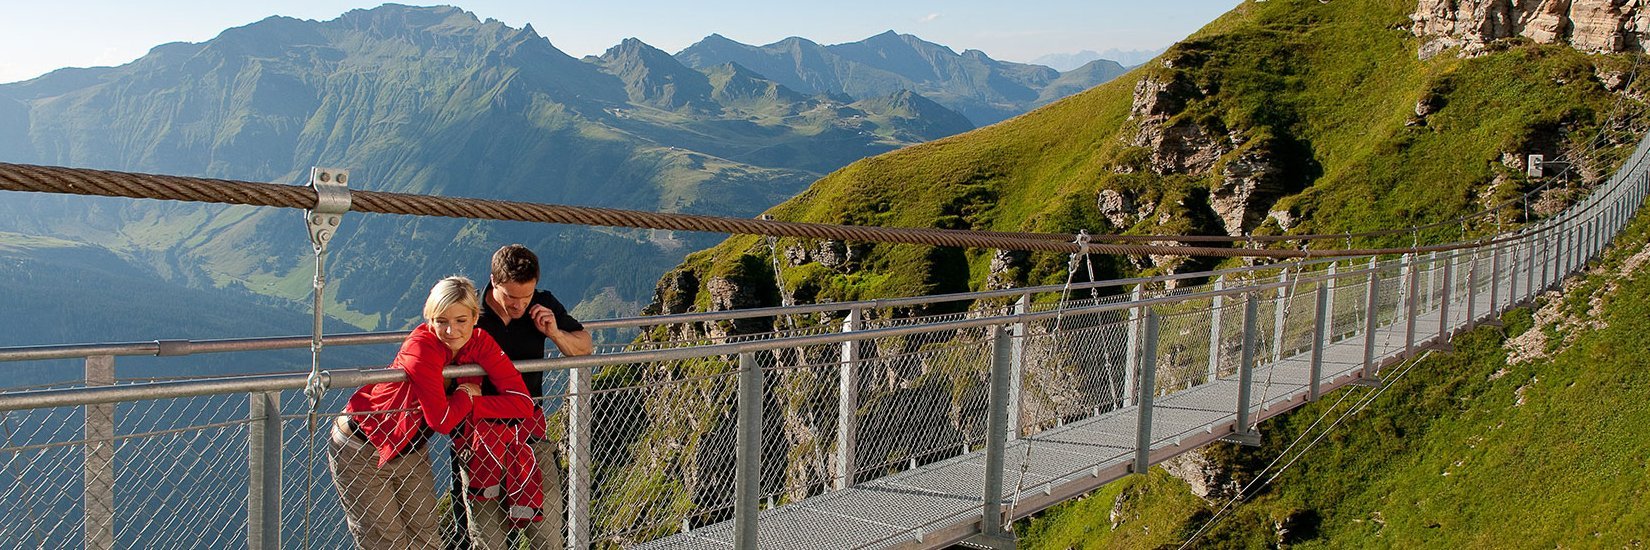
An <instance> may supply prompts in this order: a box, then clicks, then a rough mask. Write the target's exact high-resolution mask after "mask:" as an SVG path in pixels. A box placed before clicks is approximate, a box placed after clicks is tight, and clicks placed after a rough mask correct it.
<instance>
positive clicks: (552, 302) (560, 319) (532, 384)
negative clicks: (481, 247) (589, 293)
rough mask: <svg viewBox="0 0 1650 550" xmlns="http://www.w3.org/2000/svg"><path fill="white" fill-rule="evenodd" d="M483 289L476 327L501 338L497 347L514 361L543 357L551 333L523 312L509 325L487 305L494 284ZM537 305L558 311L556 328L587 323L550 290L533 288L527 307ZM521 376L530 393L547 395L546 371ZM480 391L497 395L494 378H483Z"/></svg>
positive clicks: (577, 328)
mask: <svg viewBox="0 0 1650 550" xmlns="http://www.w3.org/2000/svg"><path fill="white" fill-rule="evenodd" d="M481 292H482V294H481V295H482V303H481V316H480V317H479V318H477V319H476V328H479V329H481V330H485V331H487V334H488V335H491V336H492V337H493V340H494V341H497V342H498V347H499V348H501V349H503V350H504V356H505V357H509V358H510V360H511V361H525V360H529V359H543V358H544V343H545V340H548V339H549V337H547V336H545V335H544V333H542V332H539V327H537V326H534V325H533V318H532V316H531V315H527V314H523V315H522V316H521V318H520V319H516V320H514V321H511V322H510V324H508V325H506V324H504V318H503V317H500V316H499V314H498V313H497V312H495V311H493V306H491V305H488V304H487V301H486V298H487V297H488V296H492V294H493V285H491V284H489V285H487V290H483V291H481ZM535 305H539V306H544V307H547V308H550V311H551V312H553V313H555V314H556V327H557V328H560V329H561V330H564V331H567V332H577V331H580V330H584V325H583V324H581V323H579V321H578V319H574V318H573V316H572V315H568V314H567V308H566V307H565V306H562V305H561V301H559V300H556V295H555V294H551V293H550V291H548V290H534V291H533V299H532V300H530V301H528V303H527V310H528V311H532V309H533V306H535ZM521 379H522V381H523V382H526V383H527V393H529V394H532V395H533V397H534V398H538V397H542V396H543V395H544V373H543V372H524V373H521ZM481 394H482V395H498V388H494V387H493V384H492V383H491V382H488V381H487V380H486V379H483V380H482V382H481Z"/></svg>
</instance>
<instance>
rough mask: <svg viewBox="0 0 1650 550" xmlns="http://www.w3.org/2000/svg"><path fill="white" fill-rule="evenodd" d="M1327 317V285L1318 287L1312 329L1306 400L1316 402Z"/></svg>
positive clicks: (1321, 372)
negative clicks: (1309, 373) (1310, 362)
mask: <svg viewBox="0 0 1650 550" xmlns="http://www.w3.org/2000/svg"><path fill="white" fill-rule="evenodd" d="M1328 316H1329V285H1327V284H1325V285H1318V314H1317V316H1316V317H1314V319H1315V321H1314V325H1313V327H1312V369H1311V371H1310V372H1311V376H1310V377H1311V381H1310V382H1308V383H1307V386H1308V388H1310V389H1309V390H1308V393H1307V398H1308V399H1310V400H1312V401H1317V400H1318V393H1319V385H1320V384H1322V380H1323V346H1324V340H1326V339H1327V338H1328V337H1329V335H1328V334H1326V333H1325V330H1324V321H1325V320H1326V319H1325V318H1326V317H1328Z"/></svg>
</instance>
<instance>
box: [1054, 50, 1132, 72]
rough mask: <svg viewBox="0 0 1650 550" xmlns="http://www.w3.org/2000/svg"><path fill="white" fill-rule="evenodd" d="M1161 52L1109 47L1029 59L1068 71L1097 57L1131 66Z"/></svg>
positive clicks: (1058, 69) (1061, 70)
mask: <svg viewBox="0 0 1650 550" xmlns="http://www.w3.org/2000/svg"><path fill="white" fill-rule="evenodd" d="M1160 53H1163V48H1157V49H1155V50H1119V49H1117V48H1111V49H1108V50H1106V51H1103V52H1096V51H1094V50H1083V51H1080V52H1077V53H1051V54H1048V55H1044V56H1041V57H1038V58H1036V59H1033V60H1031V62H1032V63H1033V64H1037V65H1048V66H1049V67H1053V68H1054V69H1055V70H1057V71H1060V72H1066V71H1070V70H1072V69H1076V68H1078V67H1082V66H1083V65H1086V64H1088V63H1089V62H1091V61H1094V60H1097V59H1109V60H1112V61H1115V62H1117V64H1119V65H1122V66H1124V67H1133V66H1135V65H1139V64H1141V63H1145V62H1147V61H1150V60H1151V59H1152V58H1153V57H1157V54H1160Z"/></svg>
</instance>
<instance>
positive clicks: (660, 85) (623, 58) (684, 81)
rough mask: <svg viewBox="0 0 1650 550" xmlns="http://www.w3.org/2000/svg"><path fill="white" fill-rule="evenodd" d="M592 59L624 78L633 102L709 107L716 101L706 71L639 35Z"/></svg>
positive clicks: (697, 107) (659, 105) (674, 107)
mask: <svg viewBox="0 0 1650 550" xmlns="http://www.w3.org/2000/svg"><path fill="white" fill-rule="evenodd" d="M587 59H589V58H587ZM591 61H593V62H595V63H596V64H597V65H600V66H602V67H603V68H604V69H605V70H607V72H609V73H612V74H613V75H615V76H618V77H619V79H620V80H623V81H624V83H625V91H626V92H627V93H628V94H629V96H630V100H631V101H633V102H636V103H642V104H647V105H653V106H656V107H660V108H663V109H680V108H691V109H694V110H705V109H710V108H711V104H713V103H714V102H713V101H711V99H710V95H711V85H710V81H709V80H708V79H707V78H706V77H705V75H704V74H703V73H700V72H698V71H695V70H693V69H689V68H688V67H687V66H686V65H683V64H682V63H681V62H679V61H677V60H676V58H675V57H671V55H670V54H668V53H665V52H664V51H663V50H660V49H658V48H655V47H653V46H650V45H648V44H647V43H646V42H642V41H641V40H638V39H636V38H626V39H624V41H622V42H620V43H619V44H618V45H617V46H613V47H612V48H608V50H607V51H606V52H604V53H602V55H601V57H598V58H594V59H591Z"/></svg>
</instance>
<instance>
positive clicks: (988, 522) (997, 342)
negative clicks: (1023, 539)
mask: <svg viewBox="0 0 1650 550" xmlns="http://www.w3.org/2000/svg"><path fill="white" fill-rule="evenodd" d="M992 333H993V334H992V336H993V337H992V339H991V340H992V346H991V350H992V353H991V385H990V387H989V389H988V390H987V401H988V403H987V405H986V414H987V415H988V417H987V418H986V430H985V433H986V437H985V493H984V495H983V496H984V500H985V502H984V505H985V514H984V517H983V518H981V520H980V534H981V535H984V536H986V537H988V538H989V537H1000V536H1002V534H1003V512H1002V502H1003V472H1004V464H1005V459H1004V456H1003V455H1004V452H1005V451H1004V447H1005V446H1006V444H1007V439H1008V438H1007V435H1008V411H1009V399H1008V392H1009V378H1010V376H1011V374H1012V371H1013V360H1014V350H1013V346H1014V335H1013V332H1012V331H1011V330H1010V329H1009V328H1008V327H1003V326H996V327H992Z"/></svg>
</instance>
